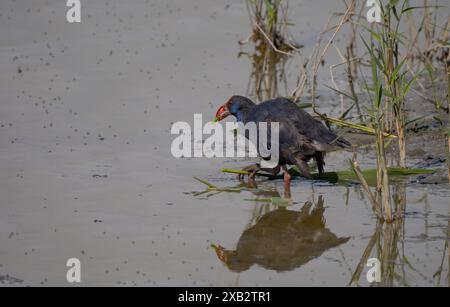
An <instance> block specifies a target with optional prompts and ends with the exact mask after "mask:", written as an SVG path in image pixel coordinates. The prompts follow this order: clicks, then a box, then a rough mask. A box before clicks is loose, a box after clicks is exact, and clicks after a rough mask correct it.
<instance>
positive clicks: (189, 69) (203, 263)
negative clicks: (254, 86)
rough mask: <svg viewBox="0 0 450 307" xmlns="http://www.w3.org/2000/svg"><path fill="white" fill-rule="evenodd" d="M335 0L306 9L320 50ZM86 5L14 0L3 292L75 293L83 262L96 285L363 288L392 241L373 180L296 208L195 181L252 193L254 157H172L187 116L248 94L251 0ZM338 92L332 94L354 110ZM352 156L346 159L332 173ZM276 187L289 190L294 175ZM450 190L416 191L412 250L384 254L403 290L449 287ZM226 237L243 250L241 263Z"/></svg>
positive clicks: (6, 12)
mask: <svg viewBox="0 0 450 307" xmlns="http://www.w3.org/2000/svg"><path fill="white" fill-rule="evenodd" d="M325 3H327V4H328V3H329V1H325V0H322V1H301V2H300V3H299V4H296V5H292V12H293V13H292V15H293V16H295V23H296V26H295V29H298V33H299V35H294V36H295V37H296V38H297V39H298V41H299V43H301V44H304V45H305V46H306V48H311V46H310V45H311V44H313V43H314V42H315V40H316V37H317V33H318V32H320V30H321V29H322V27H323V24H324V23H325V22H326V21H327V18H328V13H329V12H331V11H336V8H338V7H340V5H341V3H340V2H339V1H336V2H333V3H335V4H333V6H330V7H327V8H328V9H327V10H324V9H323V8H324V7H326V6H325ZM82 5H83V15H82V23H81V24H67V23H66V22H65V11H66V8H65V6H64V1H56V0H52V1H50V0H48V1H44V0H37V1H33V2H32V3H31V2H26V1H11V0H6V1H2V2H1V3H0V28H1V29H2V31H1V32H0V42H1V43H0V67H1V69H0V80H1V81H0V285H10V284H13V285H23V286H26V285H32V286H53V285H63V286H64V285H69V284H68V283H67V281H66V272H67V268H66V266H65V265H66V261H67V259H69V258H74V257H75V258H79V259H80V260H81V264H82V285H86V286H100V285H102V286H108V285H112V286H114V285H156V286H208V285H213V286H236V285H238V286H306V285H319V286H320V285H326V286H345V285H347V284H349V283H350V281H351V279H352V275H353V273H354V271H355V269H356V268H357V266H358V264H359V262H360V260H361V258H362V255H363V253H364V250H365V248H366V246H367V245H368V243H369V242H370V240H371V238H372V237H373V236H374V234H377V239H378V242H379V245H377V246H382V244H383V243H385V242H386V241H388V239H389V238H390V237H389V236H388V235H385V237H380V236H379V235H378V233H377V232H376V229H377V223H376V220H375V218H374V215H373V213H372V210H371V208H370V204H369V202H368V201H367V200H366V199H365V197H364V195H363V193H362V191H361V189H360V188H359V187H358V186H343V185H332V184H327V183H322V182H315V183H312V182H310V181H306V180H295V181H294V182H293V184H292V188H291V190H292V191H291V192H292V199H293V202H294V204H293V205H292V206H289V207H288V208H285V209H283V208H281V209H280V208H277V207H276V206H275V205H270V204H267V203H261V202H259V203H258V202H253V201H249V199H250V200H251V199H254V198H260V197H265V196H264V195H263V196H260V195H258V196H255V195H254V194H253V193H252V192H251V191H243V192H241V193H219V194H217V195H213V196H211V197H208V198H206V197H204V196H205V195H202V196H199V197H196V196H194V195H192V192H193V191H202V190H203V189H204V185H202V184H201V183H199V182H198V181H196V180H194V179H193V176H198V177H200V178H205V179H208V180H210V181H211V182H214V184H216V185H218V186H220V187H225V186H235V185H237V182H236V180H235V178H234V176H231V175H226V174H221V173H220V169H221V168H223V167H227V168H239V167H241V166H245V165H247V164H248V163H249V162H248V161H247V162H245V161H242V160H241V159H200V158H198V159H194V158H193V159H181V160H177V159H174V158H172V156H171V154H170V144H171V141H172V139H173V137H172V136H171V135H170V127H171V124H172V122H175V121H188V122H192V121H193V114H194V113H203V114H204V116H205V117H207V116H210V117H211V118H212V117H213V116H214V113H215V111H216V108H217V106H218V105H220V104H221V103H223V102H224V101H225V100H226V99H227V98H228V97H229V96H231V95H232V94H246V91H247V83H248V78H249V74H250V72H251V69H252V68H251V63H250V62H249V61H248V59H246V58H245V57H240V58H238V57H237V56H238V53H239V51H240V48H239V46H238V44H237V41H238V39H242V38H245V37H246V36H247V35H248V34H249V33H248V31H249V25H248V19H247V13H246V11H245V4H244V2H243V1H219V0H215V1H200V0H194V1H183V2H181V1H174V0H170V1H167V0H164V1H145V0H141V1H137V0H136V1H127V2H126V4H125V2H123V1H112V0H110V1H106V0H102V1H95V3H91V2H89V3H83V4H82ZM289 67H290V68H289V69H288V71H287V77H288V80H290V81H289V83H290V87H292V85H293V84H294V83H295V81H296V75H295V73H296V71H297V69H296V67H295V63H292V65H291V66H289ZM321 76H322V78H326V76H327V72H326V69H325V72H323V73H322V74H321ZM328 92H329V91H323V92H321V101H331V104H330V105H331V106H332V105H334V103H335V104H336V105H337V104H338V100H339V99H338V97H334V95H330V94H329V93H328ZM327 93H328V94H327ZM334 111H335V110H334V109H332V108H331V109H329V112H331V113H332V112H334ZM205 120H206V119H205ZM348 158H349V154H347V153H331V154H330V155H328V157H327V170H340V169H346V168H347V164H348V163H347V162H346V161H347V159H348ZM360 158H361V159H362V160H363V163H364V165H365V166H367V167H369V166H371V165H373V163H374V162H373V161H374V160H373V156H371V155H370V154H368V155H362V156H361V155H360ZM261 185H262V187H264V188H265V189H268V188H272V189H275V188H276V189H277V190H278V192H276V193H275V194H273V195H277V193H279V194H281V195H282V194H283V184H282V182H279V181H273V182H269V183H262V184H260V186H261ZM449 194H450V193H449V189H448V185H446V184H442V185H419V184H408V185H407V186H406V189H405V195H406V199H407V206H406V218H405V221H404V225H400V226H401V227H400V226H399V227H398V229H396V231H395V233H396V234H398V236H394V237H395V238H394V239H393V241H391V243H390V244H391V245H389V246H393V245H395V246H397V248H398V255H392V254H391V255H388V256H386V255H385V256H383V260H385V261H387V263H388V265H387V266H386V268H387V267H389V268H392V265H394V268H395V270H396V273H397V274H396V275H395V278H391V279H392V280H393V281H391V280H390V279H389V278H388V277H387V275H386V280H385V281H384V282H385V284H387V285H389V284H391V283H393V284H395V285H424V286H433V285H438V284H439V283H440V285H448V283H449V280H448V276H449V269H448V266H449V258H448V257H449V255H448V253H446V251H445V249H446V245H445V244H446V231H447V229H448V223H449ZM319 197H322V198H323V206H324V207H323V208H324V210H321V209H320V206H319V209H317V210H316V211H315V212H316V213H318V214H319V216H318V217H316V220H314V221H313V222H311V223H309V222H307V223H303V222H304V219H305V216H308V213H304V214H301V213H300V211H301V209H302V208H304V206H305V203H307V202H312V203H314V204H315V205H312V208H317V205H318V202H319ZM312 208H311V210H312ZM280 210H281V211H280ZM322 211H323V212H322ZM310 214H312V213H310ZM317 220H320V222H318V221H317ZM280 221H281V222H280ZM299 221H300V222H299ZM307 221H309V220H308V219H307ZM280 225H282V226H280ZM278 227H281V228H282V232H281V234H284V235H285V236H283V237H284V239H283V237H281V238H280V237H279V235H280V234H279V233H277V232H276V229H277V228H278ZM386 228H388V227H386V226H384V228H383V229H381V228H379V231H380V232H381V233H382V232H383V231H385V233H388V232H389V229H388V230H386ZM339 238H341V239H342V240H341V241H339ZM347 238H348V240H347ZM344 239H345V240H344ZM289 242H292V245H290V244H289ZM311 242H313V243H311ZM212 244H215V245H220V246H222V247H223V248H224V249H225V250H229V251H230V253H231V252H232V251H236V253H234V254H238V255H239V257H238V260H236V257H235V258H234V260H233V259H232V258H233V257H231V256H230V257H228V262H227V261H225V262H227V264H224V263H223V261H221V260H220V259H219V258H218V255H217V254H216V251H215V250H214V248H212V247H211V245H212ZM386 244H388V243H386ZM267 245H271V246H273V247H274V248H273V250H272V249H267V248H266V247H265V246H267ZM291 247H292V248H291ZM379 250H380V248H378V251H379ZM376 254H377V249H375V250H374V252H373V253H372V256H376ZM219 255H220V253H219ZM380 257H381V256H380ZM224 259H225V258H223V257H222V260H224ZM281 259H283V260H284V261H280V260H281ZM230 263H231V264H230ZM389 264H390V265H389ZM233 265H234V266H233ZM441 265H442V267H443V270H442V272H441V274H440V275H439V274H437V275H436V274H435V273H436V272H438V271H439V268H440V267H441ZM236 268H237V269H236ZM365 272H366V268H364V271H363V273H362V275H361V278H360V280H359V281H360V282H359V283H360V284H361V285H368V282H367V281H366V278H365Z"/></svg>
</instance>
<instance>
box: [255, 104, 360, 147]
mask: <svg viewBox="0 0 450 307" xmlns="http://www.w3.org/2000/svg"><path fill="white" fill-rule="evenodd" d="M259 108H261V109H262V110H264V112H268V113H270V114H271V115H272V116H273V117H275V118H277V119H278V120H282V119H285V120H286V121H288V122H290V123H292V124H293V125H294V126H295V128H296V129H297V131H298V133H300V134H301V135H303V136H305V137H306V138H308V139H310V140H311V141H312V142H313V143H314V144H315V145H316V146H317V147H318V148H317V149H318V150H319V151H325V150H326V148H324V147H327V145H330V146H339V147H349V146H351V144H350V143H349V142H347V141H346V140H345V139H343V138H340V137H338V136H337V135H336V134H335V133H333V132H332V131H331V130H329V129H328V128H327V127H326V126H324V125H323V124H322V123H321V122H320V121H318V120H316V119H314V118H313V117H312V116H311V115H309V114H308V113H307V112H306V111H304V110H302V109H300V108H299V107H298V106H297V105H296V104H295V103H293V102H292V101H291V100H289V99H286V98H278V99H274V100H269V101H266V102H264V103H262V104H260V105H258V107H257V109H259Z"/></svg>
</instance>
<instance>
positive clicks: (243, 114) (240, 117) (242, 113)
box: [235, 106, 253, 123]
mask: <svg viewBox="0 0 450 307" xmlns="http://www.w3.org/2000/svg"><path fill="white" fill-rule="evenodd" d="M252 108H253V106H248V107H246V108H243V109H241V110H239V111H238V112H237V113H236V115H235V116H236V120H237V121H238V122H244V123H245V122H246V120H247V116H248V114H249V113H250V111H251V109H252Z"/></svg>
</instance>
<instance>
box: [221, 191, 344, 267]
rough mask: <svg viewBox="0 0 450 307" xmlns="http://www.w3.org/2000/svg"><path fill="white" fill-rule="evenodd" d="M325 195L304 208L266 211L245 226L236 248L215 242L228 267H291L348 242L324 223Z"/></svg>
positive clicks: (222, 259)
mask: <svg viewBox="0 0 450 307" xmlns="http://www.w3.org/2000/svg"><path fill="white" fill-rule="evenodd" d="M324 212H325V207H324V202H323V198H322V197H319V201H318V202H317V204H316V205H315V206H314V207H313V204H312V203H311V202H307V203H306V204H305V205H304V206H303V208H302V209H301V211H293V210H287V209H286V208H283V207H280V208H278V209H276V210H274V211H271V212H269V213H267V214H265V215H263V216H262V217H261V218H260V219H259V220H258V222H257V223H256V224H255V225H254V226H252V227H250V228H249V229H247V230H245V231H244V232H243V233H242V235H241V237H240V239H239V242H238V244H237V247H236V249H235V250H227V249H225V248H224V247H222V246H220V245H219V246H216V245H213V248H214V249H215V252H216V255H217V257H218V258H219V260H220V261H222V262H223V263H224V264H225V265H226V266H227V267H228V269H229V270H231V271H233V272H243V271H246V270H248V269H250V268H251V267H252V266H253V265H259V266H261V267H263V268H265V269H268V270H275V271H278V272H283V271H291V270H293V269H296V268H298V267H301V266H302V265H304V264H306V263H307V262H309V261H311V260H312V259H315V258H318V257H320V256H321V255H322V254H323V253H324V252H325V251H327V250H329V249H331V248H334V247H337V246H339V245H341V244H344V243H346V242H347V241H348V240H349V239H350V238H348V237H342V238H339V237H337V236H336V235H335V234H334V233H332V232H331V231H330V230H329V229H327V228H326V227H325V224H326V221H325V218H324V216H323V214H324Z"/></svg>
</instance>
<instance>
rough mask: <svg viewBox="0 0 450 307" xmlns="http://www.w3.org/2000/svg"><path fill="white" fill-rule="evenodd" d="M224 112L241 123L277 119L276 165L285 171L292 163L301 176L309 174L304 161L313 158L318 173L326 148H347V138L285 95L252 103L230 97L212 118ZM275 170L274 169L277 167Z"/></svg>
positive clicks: (238, 97) (321, 168) (218, 116)
mask: <svg viewBox="0 0 450 307" xmlns="http://www.w3.org/2000/svg"><path fill="white" fill-rule="evenodd" d="M228 115H233V116H234V117H236V119H237V121H240V122H243V123H244V124H245V123H248V122H255V123H256V124H258V123H260V122H267V123H268V124H270V122H279V128H280V135H279V144H280V157H279V159H280V160H279V166H281V167H282V168H283V170H285V174H286V167H285V166H286V165H296V166H297V167H298V168H299V170H300V171H301V172H302V174H303V175H305V176H306V177H310V174H309V169H308V166H307V164H306V163H307V162H308V161H309V160H311V159H315V160H316V162H317V167H318V170H319V173H322V172H323V171H324V169H323V166H324V164H325V163H324V156H325V153H326V152H327V151H331V150H333V149H336V148H349V147H351V144H350V143H349V142H348V141H347V140H345V139H344V138H341V137H338V136H337V135H336V134H335V133H333V132H332V131H331V130H329V129H328V128H327V127H326V126H324V125H323V124H322V123H321V122H320V121H318V120H316V119H314V118H313V117H312V116H311V115H309V114H308V113H307V112H305V111H304V110H302V109H300V108H299V107H298V106H297V105H296V104H295V103H293V102H292V101H291V100H289V99H286V98H277V99H273V100H268V101H265V102H262V103H260V104H255V103H253V102H252V101H251V100H250V99H248V98H246V97H242V96H233V97H231V98H230V99H229V100H228V101H227V102H226V103H225V104H224V105H222V106H221V107H220V108H219V110H218V111H217V114H216V118H217V119H218V120H221V119H223V118H225V117H227V116H228ZM269 140H270V138H269ZM256 171H257V170H255V172H256ZM275 171H276V172H278V171H279V168H278V170H275ZM285 176H286V175H285ZM285 179H287V180H289V179H290V178H286V177H285Z"/></svg>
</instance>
